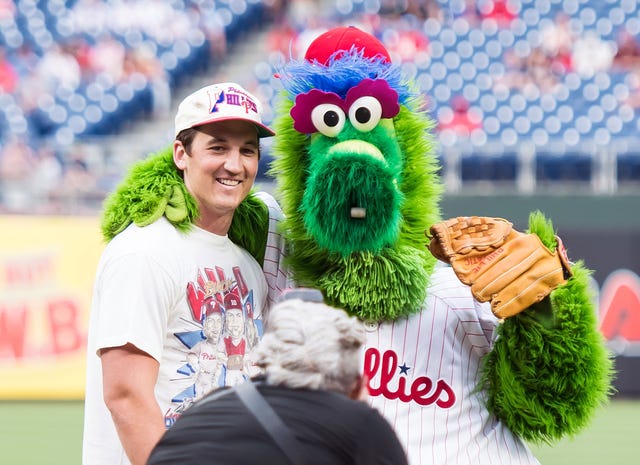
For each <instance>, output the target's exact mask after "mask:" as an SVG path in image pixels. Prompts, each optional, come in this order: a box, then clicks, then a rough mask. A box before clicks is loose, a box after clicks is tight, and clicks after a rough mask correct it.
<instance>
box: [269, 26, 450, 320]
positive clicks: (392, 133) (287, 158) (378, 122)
mask: <svg viewBox="0 0 640 465" xmlns="http://www.w3.org/2000/svg"><path fill="white" fill-rule="evenodd" d="M278 74H279V76H280V80H281V82H282V84H283V87H284V89H285V93H283V96H284V97H286V99H287V100H285V102H284V104H283V105H281V106H280V107H279V108H278V113H277V115H276V122H275V125H276V128H277V132H278V137H277V138H276V140H275V144H274V146H273V154H274V161H273V164H272V172H271V173H272V174H273V175H274V177H275V178H276V180H277V183H278V191H279V194H280V195H279V196H280V200H281V203H282V208H283V210H284V213H285V215H286V219H285V220H284V224H283V232H284V234H285V235H286V238H287V240H288V242H289V244H290V245H291V247H290V250H291V253H290V256H289V265H290V267H291V270H292V272H293V275H294V279H295V280H296V281H297V282H298V283H299V284H300V285H303V286H309V287H316V288H318V289H321V290H322V292H323V294H324V296H325V299H326V301H327V302H328V303H330V304H333V305H335V306H338V307H341V308H344V309H345V310H347V311H348V312H349V313H351V314H353V315H356V316H358V317H360V318H362V319H373V320H392V319H396V318H398V317H401V316H406V315H408V314H411V313H415V312H418V311H419V310H420V309H421V307H422V303H423V301H424V299H425V296H426V288H427V286H428V283H429V276H430V274H431V270H432V269H433V266H434V264H435V259H434V258H433V257H432V256H431V254H430V253H429V251H428V250H427V248H426V238H425V236H424V232H425V230H427V229H428V228H429V227H430V226H431V224H433V223H435V222H436V221H439V219H440V215H439V208H438V200H439V195H440V192H441V190H442V188H441V184H440V181H439V178H438V176H437V174H436V173H437V170H438V165H437V159H436V157H435V155H434V153H433V147H432V141H431V138H430V134H429V129H430V128H431V127H432V126H433V125H432V122H431V120H430V119H429V118H428V117H427V116H426V115H425V114H424V113H422V112H421V111H420V110H419V108H423V107H424V105H423V103H424V102H421V101H418V98H417V96H416V95H414V94H412V92H411V91H410V89H409V87H408V85H407V84H406V79H404V78H403V76H402V73H401V70H400V68H399V67H397V66H394V65H393V64H392V63H391V58H390V55H389V53H388V52H387V50H386V49H385V47H384V45H383V44H382V43H381V42H380V41H379V40H378V39H376V38H375V37H373V36H372V35H370V34H368V33H365V32H363V31H361V30H360V29H358V28H355V27H339V28H336V29H332V30H330V31H328V32H326V33H324V34H322V35H320V36H319V37H318V38H317V39H316V40H314V41H313V42H312V43H311V45H310V46H309V48H308V50H307V52H306V55H305V58H304V60H302V61H292V62H290V63H288V64H287V65H285V67H284V69H283V70H282V72H279V73H278Z"/></svg>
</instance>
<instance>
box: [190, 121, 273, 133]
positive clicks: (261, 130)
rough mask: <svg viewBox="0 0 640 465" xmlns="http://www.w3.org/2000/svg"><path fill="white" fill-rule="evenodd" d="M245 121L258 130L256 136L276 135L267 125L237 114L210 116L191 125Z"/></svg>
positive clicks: (194, 126)
mask: <svg viewBox="0 0 640 465" xmlns="http://www.w3.org/2000/svg"><path fill="white" fill-rule="evenodd" d="M233 120H236V121H246V122H247V123H251V124H253V125H254V126H255V127H256V129H257V130H258V137H259V138H262V137H273V136H275V135H276V133H275V132H274V131H272V130H271V129H270V128H269V127H268V126H265V125H264V124H262V123H258V122H257V121H255V120H252V119H251V118H241V117H239V116H227V117H224V116H223V117H219V116H218V117H215V118H211V119H210V120H206V121H201V122H199V123H198V124H194V125H193V126H191V127H192V128H197V127H200V126H204V125H205V124H211V123H217V122H219V121H233Z"/></svg>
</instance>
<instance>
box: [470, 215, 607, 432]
mask: <svg viewBox="0 0 640 465" xmlns="http://www.w3.org/2000/svg"><path fill="white" fill-rule="evenodd" d="M529 228H530V230H531V231H534V232H535V233H536V234H538V235H539V236H540V237H541V239H542V241H543V242H545V245H547V246H548V247H550V248H555V245H554V244H551V241H553V242H554V243H555V239H553V237H554V236H553V226H552V225H551V222H550V221H547V220H546V219H545V218H544V216H543V215H542V214H540V213H539V212H536V213H534V214H532V215H531V222H530V225H529ZM572 271H573V277H571V278H570V279H569V280H568V281H567V283H565V284H564V285H562V286H560V287H558V288H557V289H555V290H554V291H553V292H552V293H551V295H550V298H549V299H545V300H543V301H542V302H541V303H539V304H537V305H534V306H533V307H531V308H529V309H527V310H526V311H524V312H522V313H519V314H518V315H515V316H513V317H511V318H508V319H506V320H505V321H504V322H503V323H502V324H501V325H500V326H499V327H498V337H497V340H496V342H495V345H494V348H493V350H492V351H491V352H490V353H489V354H488V355H487V356H486V358H485V359H484V365H483V372H482V383H481V386H480V387H482V388H484V389H486V390H487V393H488V398H487V406H488V408H489V409H490V410H491V411H492V412H493V413H494V414H495V415H496V416H497V417H499V418H500V419H501V420H502V421H503V422H504V423H505V424H506V425H507V427H508V428H509V429H510V430H511V431H513V432H514V433H515V434H516V435H518V436H520V437H521V438H523V439H525V440H527V441H531V442H543V441H546V442H549V441H553V440H557V439H560V438H561V437H563V436H565V435H569V436H571V435H574V434H576V433H578V432H579V431H580V430H582V429H583V428H584V427H585V426H587V425H588V423H589V421H590V419H591V418H592V417H593V413H594V412H595V410H596V409H597V408H598V407H599V406H601V405H602V404H603V403H605V402H606V401H607V398H608V396H609V394H610V389H611V388H610V385H611V384H610V383H611V378H612V374H613V370H612V363H611V359H610V356H609V354H608V352H607V350H606V348H605V345H604V341H603V339H602V336H601V334H600V333H599V331H598V329H597V321H596V310H595V304H594V296H593V295H592V293H591V291H590V287H589V277H590V271H589V270H587V269H586V268H585V267H584V266H583V264H582V263H581V262H578V263H577V264H575V265H574V266H573V267H572Z"/></svg>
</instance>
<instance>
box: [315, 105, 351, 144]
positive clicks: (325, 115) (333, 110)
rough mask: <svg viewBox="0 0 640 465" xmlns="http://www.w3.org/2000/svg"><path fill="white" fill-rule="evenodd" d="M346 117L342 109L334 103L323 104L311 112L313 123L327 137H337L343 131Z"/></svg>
mask: <svg viewBox="0 0 640 465" xmlns="http://www.w3.org/2000/svg"><path fill="white" fill-rule="evenodd" d="M345 121H346V116H345V114H344V111H343V110H342V108H340V107H339V106H338V105H334V104H332V103H322V104H320V105H318V106H317V107H315V108H314V109H313V110H312V111H311V122H312V123H313V125H314V126H315V128H316V129H317V130H318V131H319V132H321V133H322V134H324V135H325V136H327V137H336V136H337V135H338V134H340V131H342V128H343V127H344V123H345Z"/></svg>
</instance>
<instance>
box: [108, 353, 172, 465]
mask: <svg viewBox="0 0 640 465" xmlns="http://www.w3.org/2000/svg"><path fill="white" fill-rule="evenodd" d="M100 358H101V360H102V373H103V395H104V400H105V403H106V405H107V407H108V408H109V411H110V412H111V416H112V417H113V422H114V424H115V426H116V430H117V431H118V436H119V437H120V441H121V442H122V445H123V447H124V450H125V452H126V453H127V456H128V457H129V460H130V461H131V464H132V465H144V464H145V463H146V461H147V459H148V458H149V455H150V454H151V450H152V449H153V447H154V446H155V445H156V443H157V442H158V441H159V440H160V438H161V437H162V435H163V434H164V432H165V426H164V420H163V418H162V411H161V410H160V406H159V405H158V403H157V402H156V399H155V396H154V386H155V383H156V379H157V377H158V370H159V364H158V362H157V360H155V359H154V358H153V357H151V356H150V355H149V354H147V353H146V352H143V351H141V350H139V349H138V348H136V347H135V346H134V345H132V344H126V345H124V346H120V347H110V348H107V349H103V350H102V351H101V354H100Z"/></svg>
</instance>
